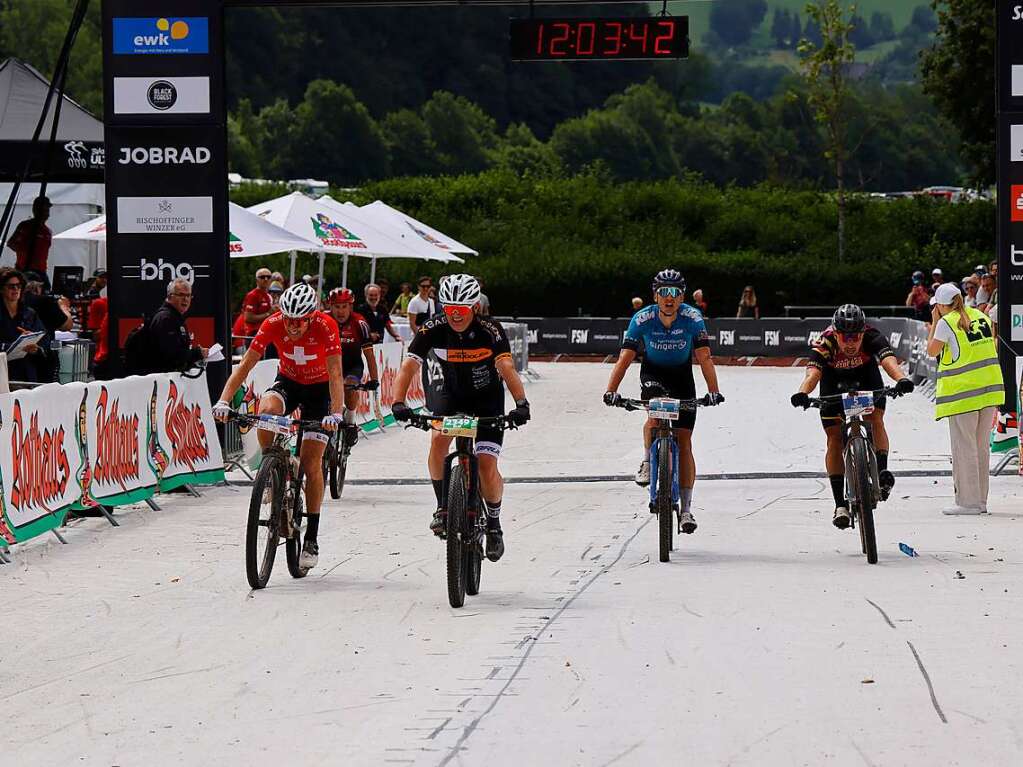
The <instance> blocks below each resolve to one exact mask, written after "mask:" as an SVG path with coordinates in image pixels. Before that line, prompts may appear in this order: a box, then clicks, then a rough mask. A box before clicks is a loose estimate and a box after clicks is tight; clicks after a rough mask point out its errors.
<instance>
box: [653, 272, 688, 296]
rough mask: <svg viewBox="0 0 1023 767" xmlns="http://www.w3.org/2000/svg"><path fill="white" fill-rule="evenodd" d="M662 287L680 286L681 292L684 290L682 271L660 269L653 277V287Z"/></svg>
mask: <svg viewBox="0 0 1023 767" xmlns="http://www.w3.org/2000/svg"><path fill="white" fill-rule="evenodd" d="M662 287H671V288H680V289H681V290H682V292H683V293H685V291H686V281H685V278H683V277H682V272H680V271H678V270H677V269H662V270H661V271H659V272H658V273H657V276H656V277H654V284H653V289H654V290H657V288H662Z"/></svg>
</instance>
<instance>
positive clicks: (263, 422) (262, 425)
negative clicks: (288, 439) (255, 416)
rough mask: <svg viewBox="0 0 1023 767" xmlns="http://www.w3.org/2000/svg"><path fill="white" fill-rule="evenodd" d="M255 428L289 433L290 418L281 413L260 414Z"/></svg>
mask: <svg viewBox="0 0 1023 767" xmlns="http://www.w3.org/2000/svg"><path fill="white" fill-rule="evenodd" d="M256 428H257V429H259V430H260V431H269V432H273V433H274V434H283V435H284V436H288V435H290V434H291V419H290V418H288V417H286V416H281V415H261V416H259V423H257V424H256Z"/></svg>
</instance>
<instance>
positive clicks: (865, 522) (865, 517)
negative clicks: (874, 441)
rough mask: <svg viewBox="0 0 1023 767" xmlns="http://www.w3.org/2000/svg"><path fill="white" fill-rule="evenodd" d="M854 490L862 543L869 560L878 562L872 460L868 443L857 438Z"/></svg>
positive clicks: (853, 446)
mask: <svg viewBox="0 0 1023 767" xmlns="http://www.w3.org/2000/svg"><path fill="white" fill-rule="evenodd" d="M850 453H851V457H852V464H853V466H852V480H853V490H854V492H855V494H856V511H855V513H856V522H857V523H858V524H859V526H860V543H861V546H862V548H863V553H864V554H865V555H866V557H867V562H868V563H870V564H872V565H876V564H877V536H876V534H875V532H874V492H873V488H872V487H871V484H870V462H869V458H868V457H867V443H866V441H865V440H863V439H856V440H854V441H853V443H852V446H851V450H850Z"/></svg>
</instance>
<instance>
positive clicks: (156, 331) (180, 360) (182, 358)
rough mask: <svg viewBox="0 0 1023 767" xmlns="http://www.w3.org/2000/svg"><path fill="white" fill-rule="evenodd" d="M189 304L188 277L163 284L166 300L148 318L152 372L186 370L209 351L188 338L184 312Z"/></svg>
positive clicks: (190, 292) (190, 294)
mask: <svg viewBox="0 0 1023 767" xmlns="http://www.w3.org/2000/svg"><path fill="white" fill-rule="evenodd" d="M191 305H192V285H191V284H190V283H189V282H188V280H174V281H173V282H171V283H170V284H168V285H167V300H166V301H165V302H164V304H163V306H161V307H160V308H159V309H158V310H157V312H156V314H154V315H153V319H152V320H150V321H149V333H150V340H151V341H152V344H153V352H154V354H153V356H152V358H151V361H152V366H151V367H152V372H154V373H175V372H178V371H181V370H188V369H189V368H191V367H194V366H195V365H196V364H197V363H198V362H199V361H200V360H203V359H205V358H206V355H207V354H208V353H209V349H206V348H205V347H202V346H196V347H193V346H192V338H191V336H190V335H189V333H188V328H187V327H185V314H187V313H188V308H189V307H190V306H191Z"/></svg>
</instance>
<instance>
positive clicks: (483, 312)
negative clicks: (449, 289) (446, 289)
mask: <svg viewBox="0 0 1023 767" xmlns="http://www.w3.org/2000/svg"><path fill="white" fill-rule="evenodd" d="M476 282H478V283H479V284H480V308H479V315H480V316H481V317H489V316H490V298H488V297H487V294H486V293H483V292H482V291H483V280H481V279H480V278H479V277H477V278H476ZM434 298H436V296H434ZM437 306H438V307H440V302H439V301H438V302H437ZM438 311H440V309H438Z"/></svg>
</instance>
